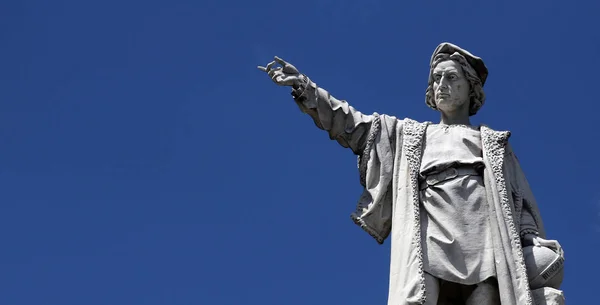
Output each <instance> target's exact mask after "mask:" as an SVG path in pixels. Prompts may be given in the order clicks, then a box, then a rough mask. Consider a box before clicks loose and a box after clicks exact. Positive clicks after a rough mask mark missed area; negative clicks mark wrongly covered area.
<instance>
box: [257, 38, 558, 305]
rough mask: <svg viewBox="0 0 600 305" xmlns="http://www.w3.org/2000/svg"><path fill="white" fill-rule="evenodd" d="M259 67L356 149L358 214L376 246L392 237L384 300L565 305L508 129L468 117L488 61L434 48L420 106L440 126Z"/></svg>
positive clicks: (282, 66) (551, 250)
mask: <svg viewBox="0 0 600 305" xmlns="http://www.w3.org/2000/svg"><path fill="white" fill-rule="evenodd" d="M258 68H259V69H260V70H261V71H264V72H266V73H267V74H268V76H269V77H270V78H271V79H272V80H273V81H274V82H275V83H276V84H278V85H281V86H290V87H292V96H293V97H294V100H295V101H296V103H297V104H298V106H299V107H300V109H301V110H302V111H303V112H304V113H307V114H308V115H310V116H311V117H312V119H313V120H314V122H315V124H316V125H317V127H319V128H320V129H323V130H325V131H327V132H328V133H329V137H330V138H331V139H335V140H336V141H337V142H339V143H340V144H341V145H342V146H343V147H347V148H350V149H351V150H352V152H354V154H356V155H358V164H359V165H358V168H359V174H360V181H361V184H362V186H363V187H364V192H363V194H362V196H361V197H360V198H359V200H358V206H357V208H356V211H355V212H354V213H352V215H351V217H352V219H353V221H354V222H355V223H356V224H357V225H359V226H360V227H361V228H363V229H364V230H365V231H366V232H367V233H369V234H370V235H371V236H372V237H373V238H375V239H376V240H377V242H378V243H380V244H381V243H383V242H384V240H385V239H387V238H388V236H391V237H390V240H391V251H392V253H391V262H390V279H389V296H388V305H404V304H428V305H430V304H431V305H433V304H469V305H470V304H477V305H484V304H502V305H534V304H546V305H555V304H564V297H563V292H562V291H561V290H559V289H560V285H561V283H562V275H563V263H564V255H563V251H562V248H561V246H560V244H559V243H558V242H557V241H556V240H547V239H546V236H545V232H544V226H543V223H542V219H541V216H540V213H539V209H538V206H537V203H536V201H535V198H534V196H533V194H532V192H531V189H530V187H529V184H528V182H527V180H526V179H525V176H524V174H523V172H522V170H521V167H520V165H519V162H518V160H517V158H516V156H515V154H514V153H513V151H512V149H511V146H510V144H509V143H508V138H509V136H510V132H507V131H495V130H492V129H491V128H489V127H487V126H485V125H481V126H472V125H471V124H470V121H469V118H470V116H472V115H475V114H476V113H477V111H478V110H479V109H480V108H481V107H482V106H483V104H484V102H485V94H484V91H483V85H484V84H485V81H486V78H487V75H488V70H487V68H486V66H485V64H484V62H483V60H482V59H481V58H479V57H477V56H474V55H473V54H471V53H469V52H468V51H466V50H464V49H462V48H460V47H459V46H456V45H453V44H451V43H442V44H440V45H439V46H438V47H437V48H436V49H435V51H434V52H433V55H432V57H431V62H430V72H429V84H428V87H427V90H426V92H425V103H426V104H427V105H428V106H429V107H431V108H433V109H435V110H438V111H439V112H440V113H441V121H440V123H439V124H433V123H430V122H423V123H420V122H416V121H414V120H411V119H408V118H406V119H398V118H396V117H393V116H389V115H385V114H383V115H380V114H377V113H374V114H372V115H365V114H363V113H361V112H359V111H357V110H356V109H354V108H353V107H352V106H349V105H348V103H347V102H346V101H343V100H338V99H336V98H335V97H333V96H331V95H330V93H329V92H327V91H326V90H324V89H323V88H320V87H319V86H317V85H316V84H315V83H314V82H313V81H311V80H310V79H309V78H308V77H307V76H306V75H304V74H301V73H300V72H299V71H298V69H296V67H294V66H293V65H291V64H289V63H287V62H285V61H284V60H282V59H280V58H279V57H275V60H274V61H273V62H270V63H269V64H267V65H266V67H262V66H259V67H258Z"/></svg>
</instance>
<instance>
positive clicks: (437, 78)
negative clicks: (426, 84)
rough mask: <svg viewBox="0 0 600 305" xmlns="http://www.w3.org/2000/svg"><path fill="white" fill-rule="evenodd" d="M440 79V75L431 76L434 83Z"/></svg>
mask: <svg viewBox="0 0 600 305" xmlns="http://www.w3.org/2000/svg"><path fill="white" fill-rule="evenodd" d="M441 78H442V76H441V75H439V74H434V75H433V80H434V81H435V82H436V83H437V82H439V81H440V79H441Z"/></svg>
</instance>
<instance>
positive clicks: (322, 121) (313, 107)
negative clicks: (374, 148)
mask: <svg viewBox="0 0 600 305" xmlns="http://www.w3.org/2000/svg"><path fill="white" fill-rule="evenodd" d="M304 79H305V82H304V84H303V85H302V86H300V87H298V88H294V89H293V91H292V96H293V97H294V100H295V101H296V103H297V104H298V107H300V110H301V111H302V112H304V113H306V114H308V115H310V116H311V117H312V119H313V121H314V123H315V125H316V126H317V127H318V128H320V129H323V130H325V131H327V132H328V134H329V138H330V139H332V140H336V141H337V142H338V143H340V145H342V146H343V147H345V148H350V149H352V151H353V152H354V154H356V155H359V156H360V155H361V154H362V153H363V151H364V149H365V146H366V141H367V138H368V135H369V132H370V129H371V126H372V125H373V121H374V120H375V119H376V117H377V116H378V115H377V114H374V115H365V114H362V113H361V112H360V111H358V110H356V109H354V107H352V106H350V105H349V104H348V103H347V102H346V101H344V100H338V99H336V98H335V97H333V96H332V95H331V94H330V93H329V92H327V91H326V90H325V89H323V88H319V87H318V86H317V84H315V83H314V82H312V81H311V80H310V79H308V77H306V76H304Z"/></svg>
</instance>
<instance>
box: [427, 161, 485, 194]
mask: <svg viewBox="0 0 600 305" xmlns="http://www.w3.org/2000/svg"><path fill="white" fill-rule="evenodd" d="M468 175H472V176H479V175H481V173H480V172H479V171H477V169H475V168H474V167H472V166H464V167H458V168H456V167H450V168H448V169H446V170H444V171H441V172H439V173H435V174H431V175H427V176H425V178H424V179H423V180H422V181H421V183H420V185H419V190H421V191H422V190H424V189H426V188H428V187H430V186H432V185H436V184H438V183H440V182H443V181H446V180H450V179H454V178H456V177H459V176H468Z"/></svg>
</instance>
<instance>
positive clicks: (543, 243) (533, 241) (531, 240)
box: [523, 234, 564, 255]
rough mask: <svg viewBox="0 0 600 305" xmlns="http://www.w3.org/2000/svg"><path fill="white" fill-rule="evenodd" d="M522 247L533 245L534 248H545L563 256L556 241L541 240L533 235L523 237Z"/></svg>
mask: <svg viewBox="0 0 600 305" xmlns="http://www.w3.org/2000/svg"><path fill="white" fill-rule="evenodd" d="M523 245H524V246H526V245H533V246H536V247H546V248H550V249H552V250H554V251H556V252H557V253H559V254H560V255H563V254H564V253H563V249H562V247H561V246H560V244H559V243H558V241H557V240H553V239H550V240H549V239H543V238H541V237H539V236H537V235H535V234H527V235H525V236H523Z"/></svg>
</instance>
